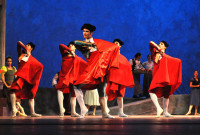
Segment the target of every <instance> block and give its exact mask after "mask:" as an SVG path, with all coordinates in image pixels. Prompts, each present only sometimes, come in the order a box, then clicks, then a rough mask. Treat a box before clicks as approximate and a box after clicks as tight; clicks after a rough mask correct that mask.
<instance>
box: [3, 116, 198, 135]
mask: <svg viewBox="0 0 200 135" xmlns="http://www.w3.org/2000/svg"><path fill="white" fill-rule="evenodd" d="M115 117H116V118H115V119H102V118H101V116H86V117H85V118H84V119H80V118H72V117H70V116H65V117H63V118H60V117H59V116H42V117H38V118H32V117H30V116H27V117H19V116H18V117H16V118H11V117H8V116H1V117H0V133H1V134H2V135H11V134H13V135H18V134H21V135H23V134H24V135H28V134H38V135H39V134H40V135H41V134H43V135H46V134H48V135H62V134H69V135H71V134H79V135H80V134H81V135H82V134H87V135H88V134H91V135H94V134H101V135H103V134H108V135H115V134H144V135H160V134H162V135H179V134H180V135H188V134H192V135H197V134H198V135H199V134H200V115H198V116H194V115H190V116H184V115H175V116H174V117H172V118H164V117H160V118H155V116H152V115H151V116H148V115H137V116H135V115H134V116H129V117H128V118H119V117H118V116H115Z"/></svg>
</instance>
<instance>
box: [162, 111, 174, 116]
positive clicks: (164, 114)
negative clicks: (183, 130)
mask: <svg viewBox="0 0 200 135" xmlns="http://www.w3.org/2000/svg"><path fill="white" fill-rule="evenodd" d="M163 117H173V115H171V114H169V113H168V112H164V113H163Z"/></svg>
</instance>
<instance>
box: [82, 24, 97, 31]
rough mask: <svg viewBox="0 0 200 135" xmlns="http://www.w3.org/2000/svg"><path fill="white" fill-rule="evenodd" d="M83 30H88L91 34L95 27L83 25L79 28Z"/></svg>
mask: <svg viewBox="0 0 200 135" xmlns="http://www.w3.org/2000/svg"><path fill="white" fill-rule="evenodd" d="M83 29H88V30H90V32H93V31H95V30H96V27H95V26H94V25H91V24H89V23H85V24H83V26H82V27H81V30H83Z"/></svg>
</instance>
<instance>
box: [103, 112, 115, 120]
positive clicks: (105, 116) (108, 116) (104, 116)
mask: <svg viewBox="0 0 200 135" xmlns="http://www.w3.org/2000/svg"><path fill="white" fill-rule="evenodd" d="M102 118H108V119H114V118H115V117H114V116H112V115H110V114H108V113H107V114H102Z"/></svg>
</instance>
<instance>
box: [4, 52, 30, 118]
mask: <svg viewBox="0 0 200 135" xmlns="http://www.w3.org/2000/svg"><path fill="white" fill-rule="evenodd" d="M1 70H3V73H2V74H1V80H2V81H3V83H4V85H3V95H4V96H5V97H6V99H7V103H8V106H9V109H10V92H9V88H10V87H11V84H12V82H13V81H14V79H15V78H16V77H17V76H16V75H14V73H15V72H16V71H17V69H16V67H15V66H12V57H11V56H8V57H7V58H6V66H3V67H2V68H1ZM20 103H21V100H20V99H18V98H17V99H16V106H17V108H18V110H19V111H18V112H17V113H18V115H19V116H27V115H26V114H25V112H24V108H23V107H22V106H21V104H20ZM11 110H12V109H11Z"/></svg>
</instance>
